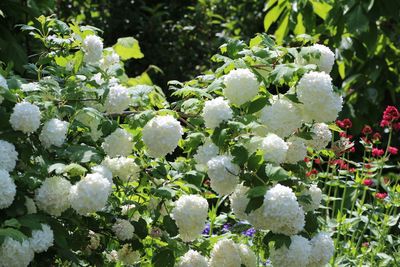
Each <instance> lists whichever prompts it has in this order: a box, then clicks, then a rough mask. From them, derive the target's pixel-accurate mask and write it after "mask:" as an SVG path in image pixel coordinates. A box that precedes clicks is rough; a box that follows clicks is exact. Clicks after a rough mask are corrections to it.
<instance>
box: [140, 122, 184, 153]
mask: <svg viewBox="0 0 400 267" xmlns="http://www.w3.org/2000/svg"><path fill="white" fill-rule="evenodd" d="M142 134H143V142H144V143H145V145H146V146H147V153H148V154H149V155H150V156H151V157H154V158H161V157H164V156H165V155H167V154H168V153H172V152H173V151H174V150H175V148H176V147H177V145H178V142H179V140H180V139H181V136H182V134H183V129H182V127H181V124H180V123H179V121H177V120H176V119H175V118H174V117H172V116H171V115H166V116H156V117H154V118H152V119H151V120H150V121H148V122H147V123H146V125H145V126H144V127H143V131H142Z"/></svg>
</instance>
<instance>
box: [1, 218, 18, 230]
mask: <svg viewBox="0 0 400 267" xmlns="http://www.w3.org/2000/svg"><path fill="white" fill-rule="evenodd" d="M3 225H4V226H6V227H12V228H20V227H21V224H20V223H19V222H18V220H17V219H15V218H12V219H9V220H6V221H4V223H3Z"/></svg>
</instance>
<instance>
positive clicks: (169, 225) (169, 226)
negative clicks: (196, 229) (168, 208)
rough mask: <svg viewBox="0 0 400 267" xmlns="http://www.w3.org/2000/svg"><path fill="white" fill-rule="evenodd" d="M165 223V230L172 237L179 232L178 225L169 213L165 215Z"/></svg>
mask: <svg viewBox="0 0 400 267" xmlns="http://www.w3.org/2000/svg"><path fill="white" fill-rule="evenodd" d="M163 224H164V227H165V230H166V231H167V233H168V234H169V235H170V236H171V237H173V236H176V235H178V234H179V231H178V226H177V225H176V223H175V221H174V220H173V219H172V218H171V217H170V216H169V215H166V216H164V218H163Z"/></svg>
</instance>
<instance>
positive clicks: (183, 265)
mask: <svg viewBox="0 0 400 267" xmlns="http://www.w3.org/2000/svg"><path fill="white" fill-rule="evenodd" d="M178 267H208V262H207V258H206V257H204V256H203V255H201V254H200V253H199V252H197V251H195V250H192V249H190V250H189V251H188V252H186V253H185V255H183V256H182V257H181V259H180V261H179V264H178Z"/></svg>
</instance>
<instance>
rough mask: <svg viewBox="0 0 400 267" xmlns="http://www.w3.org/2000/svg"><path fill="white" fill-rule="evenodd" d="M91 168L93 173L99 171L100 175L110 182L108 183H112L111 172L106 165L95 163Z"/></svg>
mask: <svg viewBox="0 0 400 267" xmlns="http://www.w3.org/2000/svg"><path fill="white" fill-rule="evenodd" d="M91 170H92V172H93V173H99V174H100V175H102V176H103V177H104V178H106V179H107V180H108V181H109V182H110V184H112V183H113V180H112V178H113V174H112V172H111V171H110V169H109V168H107V167H106V166H103V165H96V166H93V167H92V168H91Z"/></svg>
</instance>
